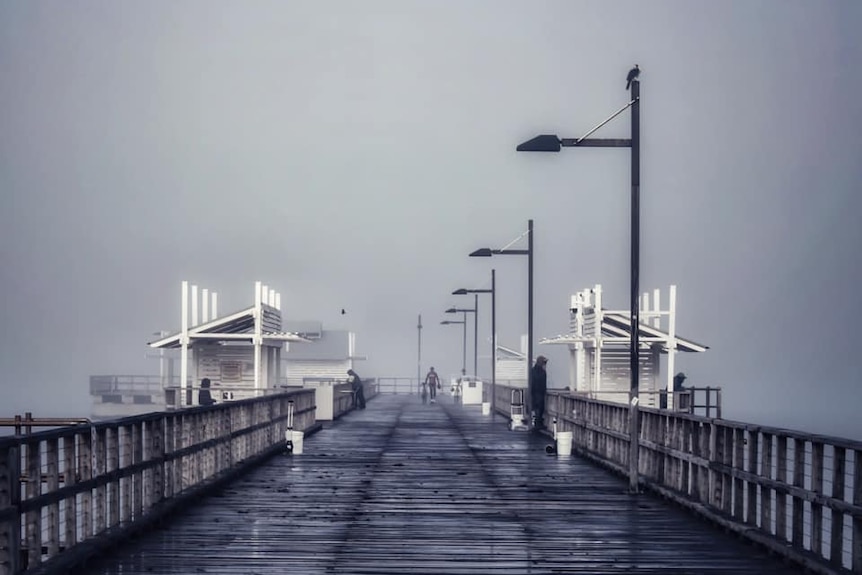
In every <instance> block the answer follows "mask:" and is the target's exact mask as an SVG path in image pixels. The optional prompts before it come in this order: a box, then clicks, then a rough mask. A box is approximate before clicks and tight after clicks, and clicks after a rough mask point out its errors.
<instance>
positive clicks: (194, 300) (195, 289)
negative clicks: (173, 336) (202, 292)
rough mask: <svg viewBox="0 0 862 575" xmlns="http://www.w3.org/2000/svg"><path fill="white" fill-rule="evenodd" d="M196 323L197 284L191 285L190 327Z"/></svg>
mask: <svg viewBox="0 0 862 575" xmlns="http://www.w3.org/2000/svg"><path fill="white" fill-rule="evenodd" d="M196 325H198V286H196V285H192V327H195V326H196Z"/></svg>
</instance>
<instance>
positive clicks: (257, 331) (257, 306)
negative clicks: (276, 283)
mask: <svg viewBox="0 0 862 575" xmlns="http://www.w3.org/2000/svg"><path fill="white" fill-rule="evenodd" d="M265 290H266V286H264V285H262V284H261V283H260V282H255V283H254V395H255V396H257V395H258V394H259V393H260V371H261V370H260V351H261V350H260V344H261V334H262V332H263V329H262V325H261V324H262V323H263V321H262V320H263V317H262V315H263V314H262V313H261V310H262V305H263V301H262V298H263V294H264V293H265Z"/></svg>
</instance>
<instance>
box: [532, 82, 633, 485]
mask: <svg viewBox="0 0 862 575" xmlns="http://www.w3.org/2000/svg"><path fill="white" fill-rule="evenodd" d="M628 108H631V109H632V114H631V139H627V140H626V139H616V140H615V139H600V138H588V137H587V136H589V135H591V134H592V133H593V132H595V131H596V130H598V129H599V128H601V127H602V126H604V125H605V124H607V123H608V122H610V121H611V120H613V119H614V118H616V117H617V116H618V115H620V114H621V113H622V112H623V111H625V110H626V109H628ZM561 147H583V148H586V147H594V148H595V147H598V148H631V186H632V189H631V275H630V277H631V293H630V295H631V300H630V305H631V326H630V327H631V329H630V331H631V338H630V344H631V345H630V347H629V350H630V351H629V370H630V373H631V381H630V385H629V490H630V491H632V492H636V491H637V490H638V457H639V454H638V451H639V445H638V431H639V427H640V421H639V419H640V410H639V409H638V402H639V398H638V385H639V378H638V366H639V358H638V354H639V350H640V342H639V341H638V340H639V337H638V336H639V333H638V332H639V330H640V307H639V305H638V294H639V292H640V285H639V284H640V81H639V80H638V79H637V78H634V79H633V80H632V81H631V99H630V101H629V102H628V104H626V105H625V106H623V107H622V108H620V109H619V110H617V111H616V112H614V114H613V115H611V116H610V117H609V118H608V119H607V120H604V121H603V122H601V123H600V124H598V125H597V126H596V127H594V128H593V129H592V130H590V131H589V132H587V133H586V134H585V135H583V136H581V137H580V138H558V137H557V136H555V135H547V134H546V135H541V136H536V137H535V138H533V139H532V140H528V141H526V142H524V143H523V144H520V145H519V146H518V147H517V150H518V151H519V152H559V151H560V149H561Z"/></svg>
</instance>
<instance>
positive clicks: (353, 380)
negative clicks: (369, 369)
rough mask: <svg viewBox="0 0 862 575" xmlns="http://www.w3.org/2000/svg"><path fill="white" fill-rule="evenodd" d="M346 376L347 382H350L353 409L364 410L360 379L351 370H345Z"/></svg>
mask: <svg viewBox="0 0 862 575" xmlns="http://www.w3.org/2000/svg"><path fill="white" fill-rule="evenodd" d="M347 375H349V376H350V377H349V378H348V379H347V381H349V382H350V389H351V391H353V407H355V408H358V409H365V390H364V389H363V388H362V379H360V377H359V376H358V375H356V372H355V371H353V370H352V369H348V370H347Z"/></svg>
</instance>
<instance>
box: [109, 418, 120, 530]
mask: <svg viewBox="0 0 862 575" xmlns="http://www.w3.org/2000/svg"><path fill="white" fill-rule="evenodd" d="M119 431H120V430H119V428H118V427H112V428H111V429H109V430H108V437H107V440H108V444H107V449H108V461H107V464H108V467H107V469H108V471H109V472H110V471H117V470H118V469H119V468H120V438H119ZM119 524H120V480H119V479H115V480H113V481H111V482H110V483H109V484H108V526H109V527H116V526H117V525H119Z"/></svg>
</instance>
